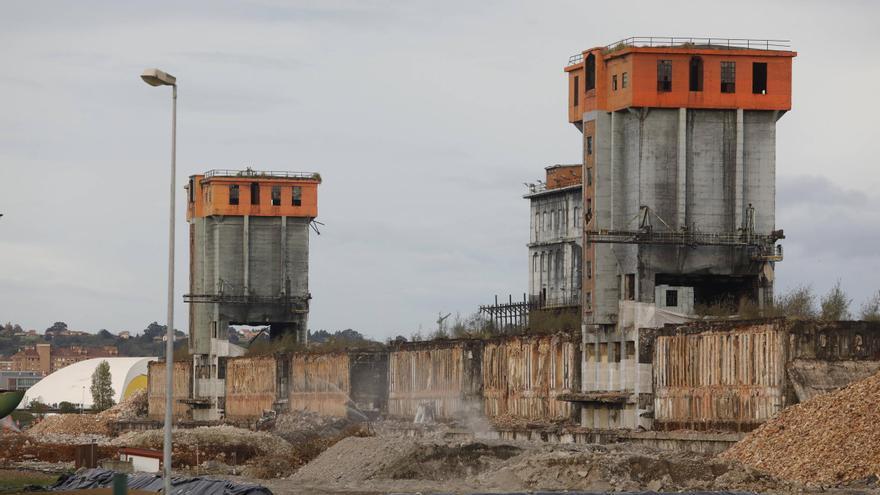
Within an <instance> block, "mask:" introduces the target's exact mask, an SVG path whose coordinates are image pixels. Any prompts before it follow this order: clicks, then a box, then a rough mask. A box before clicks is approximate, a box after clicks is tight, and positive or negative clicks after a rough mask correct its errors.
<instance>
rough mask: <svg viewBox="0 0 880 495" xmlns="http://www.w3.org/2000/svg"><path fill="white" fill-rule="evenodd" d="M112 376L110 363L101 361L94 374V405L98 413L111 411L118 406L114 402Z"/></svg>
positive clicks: (92, 389)
mask: <svg viewBox="0 0 880 495" xmlns="http://www.w3.org/2000/svg"><path fill="white" fill-rule="evenodd" d="M111 380H112V377H111V376H110V363H108V362H107V361H101V363H100V364H98V367H97V368H95V372H94V373H92V388H91V391H92V404H93V406H92V407H93V408H94V409H95V410H97V411H103V410H105V409H109V408H111V407H113V405H114V404H116V401H115V400H113V394H114V392H113V384H112V381H111Z"/></svg>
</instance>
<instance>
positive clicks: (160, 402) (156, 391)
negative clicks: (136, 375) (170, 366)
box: [147, 361, 192, 421]
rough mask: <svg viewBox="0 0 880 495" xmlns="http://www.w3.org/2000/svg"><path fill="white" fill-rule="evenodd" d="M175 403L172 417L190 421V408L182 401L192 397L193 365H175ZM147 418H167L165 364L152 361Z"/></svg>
mask: <svg viewBox="0 0 880 495" xmlns="http://www.w3.org/2000/svg"><path fill="white" fill-rule="evenodd" d="M172 390H173V393H174V403H173V405H172V416H173V417H174V418H175V419H189V418H190V417H191V414H190V410H189V406H188V405H187V404H184V403H183V402H181V400H185V399H189V398H190V397H191V396H192V363H191V362H188V361H187V362H176V363H174V384H173V389H172ZM147 416H148V417H149V418H150V419H152V420H157V421H158V420H162V419H163V418H164V417H165V362H164V361H151V362H150V363H149V364H148V372H147Z"/></svg>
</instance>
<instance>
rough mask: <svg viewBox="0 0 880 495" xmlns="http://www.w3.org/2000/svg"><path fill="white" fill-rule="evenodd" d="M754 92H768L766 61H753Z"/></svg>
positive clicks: (762, 93) (761, 93)
mask: <svg viewBox="0 0 880 495" xmlns="http://www.w3.org/2000/svg"><path fill="white" fill-rule="evenodd" d="M752 93H755V94H756V95H766V94H767V64H765V63H764V62H754V63H752Z"/></svg>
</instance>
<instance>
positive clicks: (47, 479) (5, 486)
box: [0, 469, 58, 493]
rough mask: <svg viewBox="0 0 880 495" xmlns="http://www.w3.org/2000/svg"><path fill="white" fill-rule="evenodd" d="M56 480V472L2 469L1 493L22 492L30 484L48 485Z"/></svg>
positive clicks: (0, 475) (0, 474)
mask: <svg viewBox="0 0 880 495" xmlns="http://www.w3.org/2000/svg"><path fill="white" fill-rule="evenodd" d="M56 480H58V476H57V475H54V474H46V473H37V472H34V471H18V470H15V469H0V493H20V492H21V491H22V490H23V489H24V487H26V486H28V485H39V486H46V485H51V484H52V483H55V481H56Z"/></svg>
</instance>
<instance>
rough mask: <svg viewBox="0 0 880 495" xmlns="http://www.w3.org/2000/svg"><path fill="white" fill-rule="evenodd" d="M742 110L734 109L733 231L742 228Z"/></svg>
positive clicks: (744, 179)
mask: <svg viewBox="0 0 880 495" xmlns="http://www.w3.org/2000/svg"><path fill="white" fill-rule="evenodd" d="M743 137H744V132H743V109H742V108H737V109H736V174H735V175H734V184H735V187H736V192H735V193H734V201H735V204H734V215H735V217H734V219H735V220H734V226H733V227H734V229H738V228H741V227H743V221H744V218H743V190H744V189H745V181H746V177H745V174H744V173H743V172H744V164H743Z"/></svg>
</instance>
